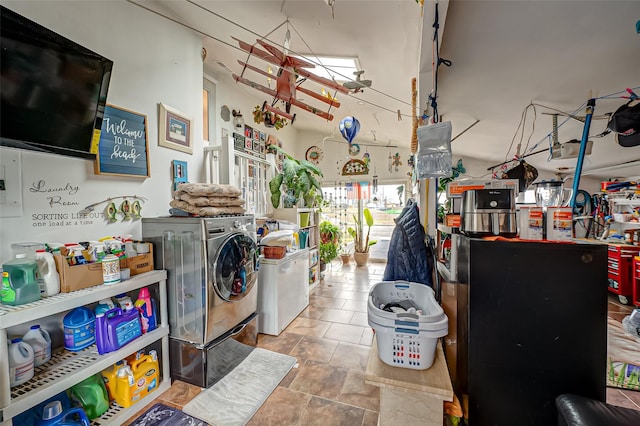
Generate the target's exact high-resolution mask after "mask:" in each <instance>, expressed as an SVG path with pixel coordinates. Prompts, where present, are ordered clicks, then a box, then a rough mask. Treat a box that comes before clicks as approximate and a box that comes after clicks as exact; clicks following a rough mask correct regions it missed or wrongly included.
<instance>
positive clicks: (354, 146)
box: [349, 143, 360, 157]
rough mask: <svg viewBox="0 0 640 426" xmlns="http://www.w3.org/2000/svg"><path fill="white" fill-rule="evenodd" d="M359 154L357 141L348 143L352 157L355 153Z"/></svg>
mask: <svg viewBox="0 0 640 426" xmlns="http://www.w3.org/2000/svg"><path fill="white" fill-rule="evenodd" d="M358 154H360V145H358V144H357V143H352V144H350V145H349V155H350V156H352V157H355V156H356V155H358Z"/></svg>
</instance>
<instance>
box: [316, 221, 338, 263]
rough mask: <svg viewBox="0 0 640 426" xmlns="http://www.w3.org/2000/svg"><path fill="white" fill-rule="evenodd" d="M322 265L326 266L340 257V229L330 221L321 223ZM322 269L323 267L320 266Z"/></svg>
mask: <svg viewBox="0 0 640 426" xmlns="http://www.w3.org/2000/svg"><path fill="white" fill-rule="evenodd" d="M319 231H320V247H319V251H320V263H321V264H322V263H324V264H325V265H326V264H327V263H329V262H331V261H332V260H333V259H335V258H336V257H338V247H339V246H340V236H341V232H340V228H338V227H337V226H336V225H334V224H333V223H331V222H329V221H328V220H324V221H322V222H320V225H319ZM320 269H322V265H321V266H320Z"/></svg>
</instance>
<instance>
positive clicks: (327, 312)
mask: <svg viewBox="0 0 640 426" xmlns="http://www.w3.org/2000/svg"><path fill="white" fill-rule="evenodd" d="M354 313H355V312H353V311H345V310H343V309H334V308H324V312H323V313H322V315H320V317H319V318H318V319H321V320H323V321H330V322H339V323H343V324H350V323H351V318H352V317H353V314H354Z"/></svg>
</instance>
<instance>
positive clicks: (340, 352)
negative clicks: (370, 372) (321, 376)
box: [329, 342, 371, 371]
mask: <svg viewBox="0 0 640 426" xmlns="http://www.w3.org/2000/svg"><path fill="white" fill-rule="evenodd" d="M370 350H371V348H370V347H368V346H362V345H356V344H353V343H346V342H340V343H338V345H337V347H336V349H335V351H334V352H333V355H332V356H331V360H330V361H329V364H330V365H333V366H336V367H344V368H349V369H355V370H361V371H364V370H366V369H367V361H368V360H369V352H370Z"/></svg>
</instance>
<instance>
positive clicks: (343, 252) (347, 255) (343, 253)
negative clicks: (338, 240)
mask: <svg viewBox="0 0 640 426" xmlns="http://www.w3.org/2000/svg"><path fill="white" fill-rule="evenodd" d="M340 259H341V260H342V264H343V265H348V264H349V262H351V249H350V248H349V246H348V245H347V244H346V243H344V242H343V243H342V244H340Z"/></svg>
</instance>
